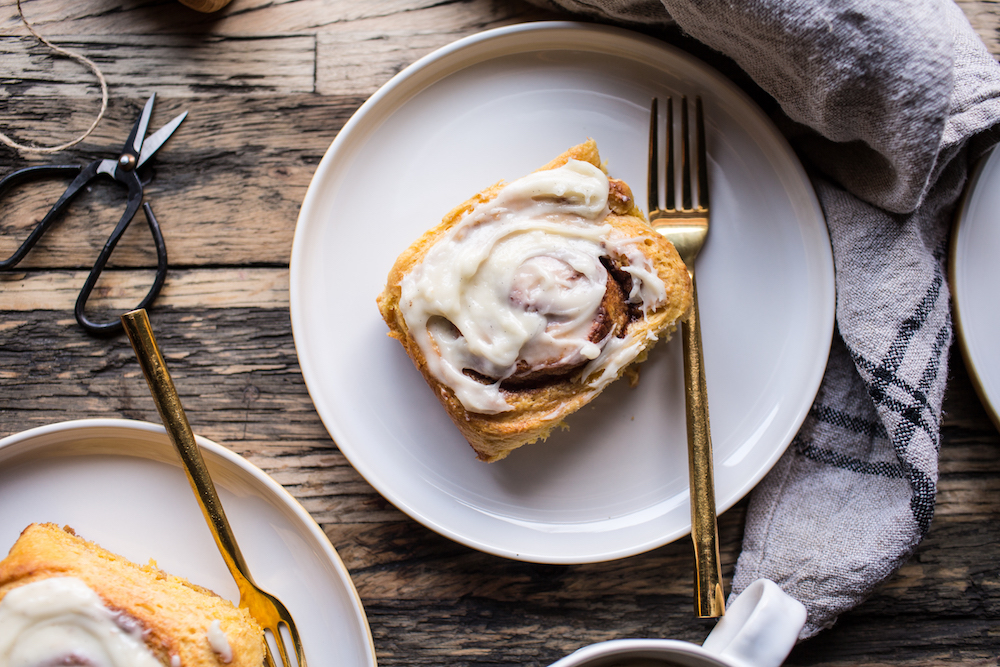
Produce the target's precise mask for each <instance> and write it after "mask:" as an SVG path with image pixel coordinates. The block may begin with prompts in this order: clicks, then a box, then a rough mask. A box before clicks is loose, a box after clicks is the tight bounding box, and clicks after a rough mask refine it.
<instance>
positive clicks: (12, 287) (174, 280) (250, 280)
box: [0, 268, 288, 313]
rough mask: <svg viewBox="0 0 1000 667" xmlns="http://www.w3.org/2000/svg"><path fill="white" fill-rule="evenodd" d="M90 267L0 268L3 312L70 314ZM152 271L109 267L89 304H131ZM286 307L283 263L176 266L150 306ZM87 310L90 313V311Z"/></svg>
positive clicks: (110, 306) (109, 306)
mask: <svg viewBox="0 0 1000 667" xmlns="http://www.w3.org/2000/svg"><path fill="white" fill-rule="evenodd" d="M87 274H88V272H86V271H33V272H30V273H25V272H19V271H6V272H0V311H8V312H29V311H33V310H51V311H57V312H58V311H62V312H63V313H72V311H73V307H74V305H75V304H76V299H77V295H78V294H79V292H80V287H81V286H82V285H83V283H84V281H85V280H86V279H87ZM152 277H153V271H152V270H148V271H124V270H119V271H116V270H106V271H105V272H104V273H103V274H102V276H101V280H100V281H98V283H97V287H96V288H95V289H94V292H93V294H92V295H91V299H90V302H89V305H90V306H92V307H93V308H94V309H95V310H100V309H108V310H116V311H122V310H127V309H129V308H133V307H134V306H135V305H136V304H137V303H139V301H140V300H142V298H143V297H144V296H145V295H146V292H148V291H149V286H150V285H151V284H152ZM162 307H173V308H186V309H197V308H287V307H288V270H287V269H285V268H277V269H267V268H231V269H200V270H184V269H180V270H177V269H174V270H171V271H168V273H167V280H166V282H165V283H164V285H163V291H161V292H160V296H159V297H157V300H156V301H155V302H154V303H153V307H152V309H157V308H162ZM88 312H90V311H89V310H88Z"/></svg>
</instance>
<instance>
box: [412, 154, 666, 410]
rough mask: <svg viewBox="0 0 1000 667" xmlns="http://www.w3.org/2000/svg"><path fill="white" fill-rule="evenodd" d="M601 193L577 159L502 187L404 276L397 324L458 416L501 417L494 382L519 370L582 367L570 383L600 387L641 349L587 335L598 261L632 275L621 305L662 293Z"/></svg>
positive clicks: (660, 298)
mask: <svg viewBox="0 0 1000 667" xmlns="http://www.w3.org/2000/svg"><path fill="white" fill-rule="evenodd" d="M608 186H609V183H608V178H607V176H606V175H605V174H604V172H603V171H601V170H600V169H599V168H597V167H595V166H593V165H592V164H590V163H587V162H582V161H578V160H570V161H568V162H567V163H566V164H565V165H563V166H562V167H558V168H556V169H551V170H544V171H538V172H535V173H532V174H529V175H528V176H525V177H523V178H520V179H518V180H516V181H513V182H512V183H510V184H508V185H506V186H505V187H503V188H502V189H501V190H500V191H499V193H498V194H497V196H496V197H494V198H493V199H492V200H490V201H488V202H484V203H481V204H479V205H478V206H476V207H475V208H473V209H472V210H471V211H469V212H468V213H467V214H466V215H465V216H464V217H463V218H462V219H461V220H460V221H459V222H458V224H456V225H455V226H454V227H452V228H451V229H450V230H448V232H447V233H446V234H445V235H444V236H443V237H442V238H441V239H440V240H438V242H437V243H435V244H434V245H433V246H432V247H431V248H430V249H429V250H428V251H427V253H426V255H425V256H424V258H423V261H421V262H420V263H419V264H418V265H416V266H415V267H414V268H413V270H412V271H410V272H409V273H407V274H406V276H404V278H403V280H402V282H401V285H400V288H401V296H400V310H401V312H402V314H403V317H404V320H405V322H406V325H407V328H408V329H409V331H410V333H411V335H412V336H413V338H414V340H415V341H416V343H417V345H418V346H419V347H420V349H421V352H422V353H423V355H424V357H425V358H426V360H427V365H428V369H429V371H430V372H431V373H432V374H433V375H434V377H435V378H437V379H438V380H439V381H440V382H441V383H443V384H445V385H447V386H449V387H450V388H451V389H452V390H454V392H455V395H456V397H457V398H458V400H459V401H460V402H461V403H462V405H463V406H464V407H465V409H466V410H469V411H470V412H477V413H482V414H497V413H501V412H504V411H506V410H509V409H510V406H509V405H508V404H507V401H506V400H505V399H504V396H503V393H502V391H501V389H500V385H501V383H502V382H503V381H504V380H505V379H507V378H509V377H511V376H512V375H513V374H514V373H515V372H516V371H517V370H518V369H519V368H529V369H538V368H548V367H565V368H570V367H575V366H578V365H582V367H583V372H582V373H581V374H580V380H581V381H584V382H587V383H588V384H589V385H591V386H594V387H596V388H600V387H602V386H604V385H605V384H607V383H608V382H610V381H612V380H614V379H615V377H617V374H618V371H620V370H621V368H623V367H624V366H626V365H627V364H628V363H630V362H631V361H632V360H633V359H634V358H635V356H636V355H637V354H638V352H639V350H640V349H641V348H642V347H643V345H642V343H643V341H640V340H635V339H633V338H632V337H630V336H625V337H621V338H620V337H618V336H615V335H612V334H608V335H607V336H605V337H604V338H603V339H602V340H599V341H593V340H590V337H589V335H590V331H591V328H592V324H593V322H594V319H595V317H596V316H597V315H598V314H599V312H600V309H601V305H602V300H603V298H604V293H605V290H606V289H607V284H608V281H609V279H611V277H610V276H609V272H608V269H607V268H606V267H605V264H604V263H603V262H602V259H604V258H608V257H611V258H613V259H615V260H616V265H617V266H620V268H621V270H622V271H625V272H626V273H628V274H629V275H630V276H631V278H632V280H631V289H630V293H629V294H628V295H626V297H627V299H628V301H629V303H630V304H634V305H635V306H636V307H638V308H639V309H640V310H641V311H642V312H644V313H645V312H648V311H649V310H651V309H654V308H656V307H657V306H658V305H660V304H662V303H663V302H665V300H666V296H667V295H666V288H665V286H664V284H663V282H662V280H660V278H659V277H658V275H657V272H656V269H655V267H653V266H652V265H651V263H650V261H649V260H648V259H647V258H646V256H645V255H644V254H643V253H642V251H641V249H640V248H639V245H638V244H639V243H641V240H637V239H630V238H626V237H625V236H624V235H623V234H622V233H620V232H617V231H616V230H615V229H614V228H613V227H612V226H611V225H610V224H607V222H606V218H607V216H608V214H609V213H610V210H609V208H608Z"/></svg>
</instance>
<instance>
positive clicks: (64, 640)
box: [0, 577, 161, 667]
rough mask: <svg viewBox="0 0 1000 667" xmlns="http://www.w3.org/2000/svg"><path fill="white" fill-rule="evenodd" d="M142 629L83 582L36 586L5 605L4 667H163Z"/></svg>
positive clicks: (1, 605) (1, 606)
mask: <svg viewBox="0 0 1000 667" xmlns="http://www.w3.org/2000/svg"><path fill="white" fill-rule="evenodd" d="M129 621H131V623H130V622H129ZM137 626H138V624H137V623H136V622H135V621H134V619H130V618H127V617H123V616H122V615H121V614H117V613H115V612H113V611H112V610H110V609H108V608H107V607H106V606H105V605H104V602H103V601H102V600H101V598H100V596H98V595H97V593H95V592H94V591H93V590H92V589H91V588H90V587H89V586H87V584H86V583H84V582H83V581H81V580H80V579H77V578H75V577H55V578H50V579H42V580H40V581H35V582H32V583H29V584H25V585H24V586H19V587H17V588H15V589H13V590H11V591H8V592H7V594H6V595H5V596H4V598H3V600H0V667H45V666H48V665H67V664H69V665H88V667H161V665H160V662H159V660H157V659H156V657H155V656H154V655H153V653H152V652H151V651H150V650H149V648H148V647H147V646H146V644H145V643H144V642H143V640H142V630H141V628H139V627H137Z"/></svg>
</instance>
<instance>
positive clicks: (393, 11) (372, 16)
mask: <svg viewBox="0 0 1000 667" xmlns="http://www.w3.org/2000/svg"><path fill="white" fill-rule="evenodd" d="M23 6H24V11H25V15H26V17H27V18H28V20H30V21H31V22H32V23H33V24H34V25H35V27H36V28H37V29H38V30H39V31H41V32H42V34H45V35H109V34H122V35H155V34H186V35H201V36H204V35H226V36H229V35H232V36H245V35H255V36H256V35H279V34H285V35H287V34H317V33H320V32H323V31H324V30H326V29H328V28H330V27H331V26H343V25H350V24H354V25H357V26H359V27H360V29H362V30H366V31H369V32H376V31H379V30H381V29H385V30H387V31H397V30H400V29H402V30H407V29H408V28H409V26H414V27H415V28H416V29H415V30H414V32H416V31H419V30H421V29H426V28H427V26H432V29H433V30H434V31H435V32H438V31H440V32H447V31H448V30H449V29H452V28H454V27H456V26H463V25H464V26H466V27H468V28H473V27H475V26H476V25H486V24H490V23H492V22H495V21H497V20H501V17H503V16H524V17H525V19H521V20H526V18H527V17H532V16H542V15H544V14H543V13H542V12H541V11H540V10H538V9H537V8H536V7H534V6H532V5H530V4H528V3H526V2H524V1H523V0H446V1H445V2H441V1H440V0H365V2H358V1H357V0H278V1H276V2H274V1H269V0H233V2H231V3H230V4H229V5H228V6H227V7H225V8H224V9H223V10H221V11H219V12H216V13H214V14H208V15H206V14H201V13H198V12H196V11H193V10H191V9H188V8H186V7H184V6H183V5H180V4H178V3H174V2H170V1H167V2H164V1H162V0H160V1H157V0H144V1H139V2H124V1H122V0H110V1H108V2H102V1H101V0H79V1H77V2H73V3H64V2H60V0H31V1H30V2H24V3H23ZM0 16H3V17H4V18H3V19H2V20H0V35H24V34H27V33H26V31H25V29H24V27H23V26H22V25H21V21H20V19H19V18H18V16H17V8H16V2H15V0H0Z"/></svg>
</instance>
